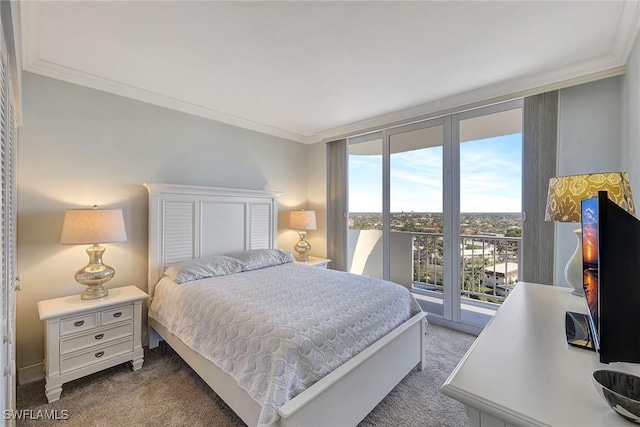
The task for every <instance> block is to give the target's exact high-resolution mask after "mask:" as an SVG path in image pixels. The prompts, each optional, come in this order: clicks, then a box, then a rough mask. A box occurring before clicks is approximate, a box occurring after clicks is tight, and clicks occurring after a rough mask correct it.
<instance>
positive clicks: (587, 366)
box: [442, 283, 640, 427]
mask: <svg viewBox="0 0 640 427" xmlns="http://www.w3.org/2000/svg"><path fill="white" fill-rule="evenodd" d="M569 292H570V289H568V288H559V287H555V286H547V285H538V284H533V283H519V284H518V286H516V287H515V289H514V290H513V291H512V292H511V294H510V295H509V297H508V298H507V300H506V301H505V303H504V304H503V305H502V307H501V308H500V309H499V310H498V312H497V313H496V315H495V316H494V318H493V320H492V321H491V323H490V324H489V325H487V326H486V327H485V329H484V331H483V332H482V333H481V334H480V336H479V337H478V339H477V340H476V341H475V343H474V344H473V345H472V346H471V348H470V349H469V351H468V352H467V354H466V355H465V356H464V357H463V358H462V360H461V361H460V363H459V364H458V366H457V367H456V369H455V370H454V371H453V373H452V374H451V376H450V377H449V378H448V379H447V381H446V382H445V383H444V385H443V386H442V392H443V393H444V394H446V395H447V396H450V397H452V398H454V399H456V400H459V401H461V402H462V403H464V404H466V405H468V406H470V407H472V408H476V409H478V410H480V411H482V412H486V413H488V414H491V415H493V416H496V417H498V418H500V419H501V420H504V421H506V422H508V423H511V424H514V425H525V426H581V427H583V426H618V425H620V426H627V427H628V426H630V425H632V424H631V423H629V422H628V421H625V420H624V419H623V418H622V417H620V416H619V415H617V414H616V413H615V412H614V411H613V410H612V409H610V408H609V406H608V405H607V404H606V403H605V401H604V400H602V398H601V397H600V396H599V395H598V393H597V391H596V389H595V387H594V386H593V384H592V382H591V375H592V373H593V371H595V370H598V369H613V370H621V371H626V372H630V373H633V374H635V375H640V365H637V364H628V363H612V364H609V365H604V364H601V363H599V362H598V356H597V354H596V353H595V352H592V351H588V350H583V349H579V348H575V347H572V346H569V345H568V344H567V343H566V340H565V333H564V318H565V312H566V311H576V312H581V313H586V312H587V307H586V304H585V301H584V298H582V297H577V296H574V295H571V294H570V293H569Z"/></svg>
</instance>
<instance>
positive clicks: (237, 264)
mask: <svg viewBox="0 0 640 427" xmlns="http://www.w3.org/2000/svg"><path fill="white" fill-rule="evenodd" d="M245 267H246V264H245V263H244V262H242V261H241V260H239V259H237V258H231V257H228V256H223V255H214V256H209V257H206V258H198V259H190V260H187V261H183V262H180V263H178V264H173V265H172V266H170V267H169V268H167V269H166V270H165V272H164V274H165V275H167V276H169V277H171V278H172V279H173V281H174V282H176V283H178V284H179V283H184V282H190V281H192V280H198V279H204V278H206V277H217V276H226V275H228V274H234V273H239V272H241V271H243V270H245Z"/></svg>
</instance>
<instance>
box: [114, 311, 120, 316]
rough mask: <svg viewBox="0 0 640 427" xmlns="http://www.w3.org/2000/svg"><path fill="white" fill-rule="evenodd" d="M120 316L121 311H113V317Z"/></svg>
mask: <svg viewBox="0 0 640 427" xmlns="http://www.w3.org/2000/svg"><path fill="white" fill-rule="evenodd" d="M120 316H122V312H121V311H119V312H117V313H113V317H120Z"/></svg>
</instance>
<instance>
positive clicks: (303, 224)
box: [289, 210, 317, 230]
mask: <svg viewBox="0 0 640 427" xmlns="http://www.w3.org/2000/svg"><path fill="white" fill-rule="evenodd" d="M289 228H293V229H294V230H317V227H316V211H305V210H302V211H291V212H289Z"/></svg>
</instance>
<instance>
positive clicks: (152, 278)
mask: <svg viewBox="0 0 640 427" xmlns="http://www.w3.org/2000/svg"><path fill="white" fill-rule="evenodd" d="M144 186H145V187H146V188H147V190H148V191H149V278H148V280H149V281H148V285H147V286H148V293H149V295H150V296H151V297H153V291H154V288H155V286H156V283H158V280H160V278H162V275H163V273H164V270H165V268H166V267H168V266H169V265H170V264H173V263H176V262H180V261H184V260H186V259H191V258H201V257H203V256H208V255H216V254H224V253H229V252H234V251H243V250H249V249H263V248H275V247H276V246H277V238H278V197H279V196H280V194H281V193H279V192H272V191H257V190H237V189H231V188H216V187H199V186H193V185H172V184H144Z"/></svg>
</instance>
